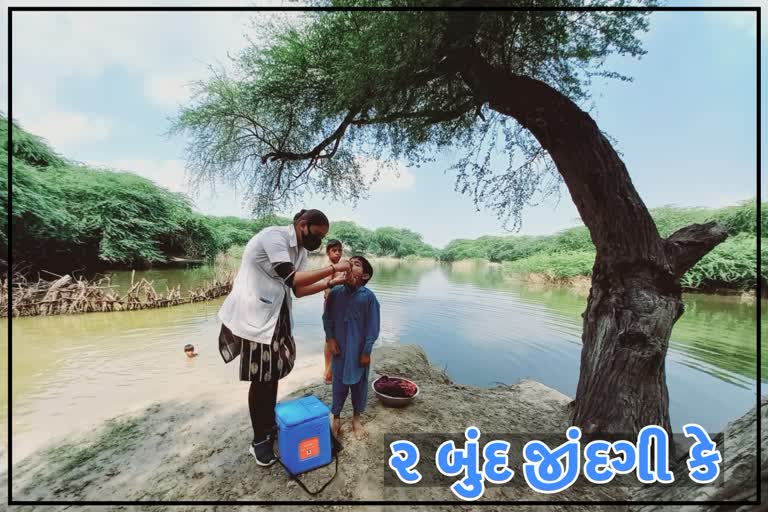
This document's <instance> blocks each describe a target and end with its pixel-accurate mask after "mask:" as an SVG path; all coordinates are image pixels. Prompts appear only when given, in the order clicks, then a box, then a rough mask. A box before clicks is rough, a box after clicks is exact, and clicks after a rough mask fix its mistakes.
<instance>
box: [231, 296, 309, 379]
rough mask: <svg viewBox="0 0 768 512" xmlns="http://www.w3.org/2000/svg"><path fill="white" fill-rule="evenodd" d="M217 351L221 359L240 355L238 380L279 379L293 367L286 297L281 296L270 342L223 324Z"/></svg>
mask: <svg viewBox="0 0 768 512" xmlns="http://www.w3.org/2000/svg"><path fill="white" fill-rule="evenodd" d="M219 351H220V352H221V354H222V357H223V358H224V361H225V362H229V361H231V360H233V359H234V358H235V357H237V355H238V353H239V355H240V380H243V381H257V382H270V381H274V380H280V379H282V378H283V377H285V376H286V375H288V374H289V373H290V372H291V370H293V364H294V363H295V362H296V343H295V342H294V340H293V335H292V333H291V317H290V312H289V311H288V301H287V300H284V301H283V305H282V307H281V308H280V316H279V317H278V319H277V325H276V326H275V333H274V334H273V335H272V342H271V343H257V342H255V341H251V340H247V339H245V338H241V337H240V336H236V335H234V334H232V331H230V330H229V328H228V327H227V326H226V325H223V324H222V326H221V332H220V333H219Z"/></svg>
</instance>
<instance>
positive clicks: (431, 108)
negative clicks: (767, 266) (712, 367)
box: [174, 0, 726, 433]
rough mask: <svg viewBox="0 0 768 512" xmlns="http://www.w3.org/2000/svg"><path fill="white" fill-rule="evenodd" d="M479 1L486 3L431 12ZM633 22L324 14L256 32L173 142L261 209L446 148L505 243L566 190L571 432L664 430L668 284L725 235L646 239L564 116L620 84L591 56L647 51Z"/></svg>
mask: <svg viewBox="0 0 768 512" xmlns="http://www.w3.org/2000/svg"><path fill="white" fill-rule="evenodd" d="M387 3H388V4H389V5H394V6H407V5H420V4H417V3H416V2H413V1H409V0H390V1H389V2H387ZM478 3H480V4H482V3H486V5H487V2H477V3H476V2H471V1H470V2H467V1H464V2H456V1H447V0H446V1H442V2H433V5H434V4H438V5H444V6H456V5H459V4H463V5H464V6H465V7H466V6H467V5H469V6H473V5H477V4H478ZM509 3H510V4H512V2H509ZM592 3H593V2H589V1H588V0H568V1H564V0H529V1H526V2H514V5H516V6H521V5H523V6H526V7H531V8H541V7H549V6H552V5H557V6H564V5H569V6H584V5H590V4H592ZM653 3H654V1H653V0H644V1H638V2H614V5H616V4H622V5H623V4H633V5H637V4H640V5H643V6H650V5H652V4H653ZM493 4H494V5H499V2H494V3H493ZM603 4H605V2H603ZM333 5H335V6H350V5H352V6H370V5H377V6H381V5H382V2H375V3H374V2H373V1H367V0H356V1H355V0H350V1H344V2H333ZM647 16H648V12H647V11H561V10H559V11H554V10H546V9H544V10H542V9H540V10H538V11H536V10H529V11H519V10H517V11H495V12H492V11H480V10H474V11H472V10H462V11H441V12H408V11H387V12H381V11H379V12H371V11H327V12H315V13H307V14H305V15H303V16H301V17H299V18H298V19H291V20H288V21H286V22H276V23H272V24H268V25H265V24H263V23H261V24H259V23H257V29H258V34H257V35H258V37H259V39H258V40H256V41H255V42H254V43H253V45H252V46H251V47H250V48H249V49H247V50H246V51H244V52H243V53H242V54H241V55H240V56H239V57H237V58H236V59H234V63H235V71H234V72H230V73H229V74H227V73H224V72H216V73H213V76H212V77H211V78H210V79H209V80H207V81H205V82H202V83H200V84H199V91H198V93H199V94H198V95H197V96H196V98H195V99H194V100H193V101H192V102H191V103H190V104H189V105H188V106H186V107H185V108H183V109H182V110H181V111H180V113H179V115H178V117H177V118H176V120H175V124H174V128H175V130H176V131H179V132H187V133H188V134H189V135H191V143H190V146H189V154H188V156H189V164H190V168H191V170H192V171H193V172H194V173H195V174H196V175H197V176H198V177H200V178H204V177H211V178H213V177H218V178H222V177H223V178H225V179H229V180H237V181H239V182H241V183H242V182H243V181H244V182H245V183H246V184H247V185H248V187H249V190H250V191H251V193H252V196H251V198H252V200H253V204H254V208H255V209H256V210H259V211H265V210H271V209H274V208H276V207H283V206H285V205H286V204H287V202H289V201H290V200H291V199H292V198H296V197H299V196H300V194H301V193H303V192H306V191H313V192H321V193H323V194H325V195H328V196H331V197H333V198H335V199H337V200H345V201H354V200H356V199H357V198H358V197H360V195H361V194H364V193H365V191H366V188H365V186H364V185H363V184H362V183H363V173H362V172H361V165H362V164H361V162H370V161H371V160H372V159H375V160H374V161H387V160H390V161H391V160H393V159H408V160H409V161H411V162H412V163H418V162H420V161H422V160H424V159H427V158H430V157H433V156H434V155H435V154H436V153H437V152H438V151H444V150H452V151H455V152H457V153H458V154H459V157H457V163H456V166H455V167H454V170H455V172H456V185H457V189H458V190H460V191H461V192H463V193H468V194H472V195H473V197H474V199H475V201H476V204H478V206H486V207H489V208H491V209H493V210H495V211H496V213H497V214H498V215H499V217H500V219H501V220H502V221H504V222H505V223H506V224H507V225H509V222H510V221H511V223H512V227H513V228H514V227H517V226H519V223H520V212H521V209H522V207H523V206H524V205H525V204H528V203H530V202H531V201H533V200H535V198H537V197H541V196H542V195H547V194H548V193H551V192H553V191H556V190H557V189H558V188H559V185H560V183H561V182H565V185H566V187H567V189H568V191H569V192H570V195H571V198H572V199H573V202H574V203H575V205H576V207H577V208H578V211H579V213H580V215H581V218H582V219H583V221H584V223H585V224H586V226H587V227H588V228H589V231H590V234H591V237H592V241H593V242H594V244H595V247H596V249H597V256H596V259H595V263H594V268H593V273H592V288H591V291H590V294H589V299H588V301H587V308H586V311H585V312H584V314H583V318H584V332H583V336H582V341H583V348H582V356H581V374H580V378H579V383H578V389H577V393H576V403H575V407H574V410H573V414H574V416H573V421H574V424H576V425H578V426H580V427H582V429H584V430H585V431H586V432H627V433H636V432H638V431H639V430H640V429H641V428H642V427H643V426H645V425H648V424H657V425H662V426H664V427H666V428H667V429H669V428H670V421H669V401H668V393H667V386H666V378H665V367H664V362H665V356H666V352H667V346H668V343H669V337H670V333H671V330H672V327H673V325H674V323H675V321H676V320H677V319H678V318H679V317H680V315H681V314H682V313H683V303H682V300H681V287H680V277H681V276H682V275H683V274H684V273H685V272H686V270H688V269H689V268H691V266H693V265H694V264H695V263H696V262H697V261H698V260H699V259H700V258H701V257H702V256H703V255H704V254H706V253H707V252H708V251H710V250H711V249H712V248H713V247H714V246H715V245H717V244H718V243H720V242H721V241H723V240H724V239H725V237H726V232H725V230H724V229H723V228H721V227H720V226H717V225H715V224H695V225H691V226H688V227H686V228H684V229H681V230H679V231H678V232H676V233H674V234H672V235H671V236H669V237H668V238H666V239H663V238H661V237H660V236H659V233H658V231H657V229H656V226H655V225H654V223H653V220H652V219H651V216H650V215H649V213H648V210H647V209H646V207H645V205H644V204H643V202H642V200H641V199H640V197H639V196H638V194H637V191H636V190H635V188H634V187H633V185H632V181H631V180H630V177H629V174H628V173H627V169H626V167H625V166H624V163H623V162H622V160H621V158H620V157H619V155H618V154H617V152H616V150H615V149H614V148H613V146H612V144H611V142H610V141H609V139H608V138H607V137H606V135H605V134H603V133H602V131H601V130H600V129H599V128H598V126H597V124H596V123H595V121H594V120H593V119H592V117H590V115H589V114H588V113H587V112H585V110H583V109H582V108H581V107H580V106H579V105H582V106H584V105H585V104H586V103H587V102H588V100H589V98H590V95H589V91H590V88H591V82H592V81H593V80H594V79H595V78H596V77H597V78H598V79H600V80H603V79H619V80H628V79H629V78H628V77H625V76H622V75H620V74H618V73H615V72H612V71H610V70H607V69H605V62H606V58H607V57H608V56H609V55H611V54H619V55H628V56H634V57H639V56H641V55H642V54H643V53H644V52H643V50H642V48H641V42H640V40H639V38H638V34H639V33H640V32H643V31H645V30H647V28H648V20H647ZM650 149H652V148H650ZM425 200H428V198H425ZM514 328H515V326H513V325H510V329H514Z"/></svg>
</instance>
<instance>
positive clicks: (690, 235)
mask: <svg viewBox="0 0 768 512" xmlns="http://www.w3.org/2000/svg"><path fill="white" fill-rule="evenodd" d="M726 238H728V231H727V230H726V228H725V227H724V226H722V225H720V224H717V223H716V222H708V223H706V224H691V225H690V226H686V227H684V228H681V229H679V230H677V231H675V232H674V233H672V234H671V235H670V236H669V237H668V238H667V239H666V240H665V245H666V251H667V255H668V256H669V258H670V260H671V263H672V267H673V269H674V273H675V276H677V277H682V276H683V274H685V273H686V272H687V271H688V270H689V269H691V268H692V267H693V266H694V265H695V264H696V262H698V261H699V260H700V259H701V258H702V257H703V256H704V255H705V254H707V253H708V252H709V251H711V250H712V249H713V248H714V247H715V246H716V245H718V244H719V243H721V242H723V241H724V240H725V239H726Z"/></svg>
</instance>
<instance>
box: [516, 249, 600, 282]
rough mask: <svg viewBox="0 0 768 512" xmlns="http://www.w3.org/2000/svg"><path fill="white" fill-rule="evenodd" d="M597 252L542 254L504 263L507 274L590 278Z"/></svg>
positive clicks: (557, 277)
mask: <svg viewBox="0 0 768 512" xmlns="http://www.w3.org/2000/svg"><path fill="white" fill-rule="evenodd" d="M594 262H595V251H573V252H553V253H550V252H546V253H545V252H540V253H536V254H534V255H532V256H528V257H527V258H523V259H519V260H516V261H508V262H504V264H503V268H504V270H505V271H507V272H511V273H519V274H529V273H536V274H544V275H547V276H549V277H550V278H553V279H568V278H572V277H577V276H588V275H590V274H591V273H592V265H593V264H594Z"/></svg>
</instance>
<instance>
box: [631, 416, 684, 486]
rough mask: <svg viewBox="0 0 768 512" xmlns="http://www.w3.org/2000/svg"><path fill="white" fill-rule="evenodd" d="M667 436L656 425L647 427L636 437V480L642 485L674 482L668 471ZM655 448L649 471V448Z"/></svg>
mask: <svg viewBox="0 0 768 512" xmlns="http://www.w3.org/2000/svg"><path fill="white" fill-rule="evenodd" d="M668 443H669V436H668V434H667V431H666V430H664V429H663V428H661V427H659V426H658V425H647V426H645V427H643V428H642V429H641V430H640V433H639V434H638V435H637V479H638V480H639V481H640V482H642V483H644V484H652V483H655V482H660V483H664V484H668V483H672V482H674V481H675V475H673V474H672V472H671V471H669V448H668ZM652 446H653V448H655V450H654V451H655V457H654V459H655V464H653V466H654V467H653V469H651V447H652Z"/></svg>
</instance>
